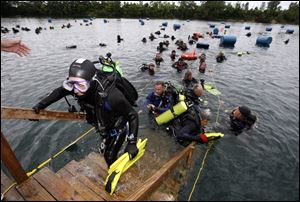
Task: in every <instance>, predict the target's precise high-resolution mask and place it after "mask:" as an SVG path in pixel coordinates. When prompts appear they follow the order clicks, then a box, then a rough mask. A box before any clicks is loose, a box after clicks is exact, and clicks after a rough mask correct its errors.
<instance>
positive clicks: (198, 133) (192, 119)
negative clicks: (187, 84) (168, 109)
mask: <svg viewBox="0 0 300 202" xmlns="http://www.w3.org/2000/svg"><path fill="white" fill-rule="evenodd" d="M210 116H211V112H210V110H209V109H204V110H203V109H200V108H199V107H198V106H195V105H193V106H192V107H190V108H189V109H188V111H187V112H185V113H184V114H183V115H180V116H179V117H178V118H177V119H176V120H174V122H173V124H172V125H170V126H169V127H168V128H167V130H168V131H169V132H171V134H172V135H174V136H175V137H176V139H177V141H178V142H179V143H181V144H183V145H187V143H189V142H191V141H196V142H199V143H207V142H208V141H209V140H213V139H218V138H220V137H221V136H220V135H219V134H216V135H208V134H205V130H204V128H205V126H206V125H207V124H208V121H209V120H210Z"/></svg>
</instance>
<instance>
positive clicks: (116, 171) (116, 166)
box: [105, 138, 148, 195]
mask: <svg viewBox="0 0 300 202" xmlns="http://www.w3.org/2000/svg"><path fill="white" fill-rule="evenodd" d="M147 140H148V139H147V138H146V139H144V140H143V141H141V139H139V140H138V142H137V148H138V150H139V152H138V154H137V155H136V156H135V157H134V158H133V159H131V160H130V159H129V154H128V153H127V152H126V153H124V154H123V155H122V156H120V157H119V158H118V159H117V160H116V161H115V162H114V163H113V164H111V165H110V167H109V170H108V176H107V178H106V180H105V190H106V191H107V192H108V193H110V195H112V194H113V192H114V191H115V189H116V186H117V183H118V181H119V179H120V177H121V175H122V174H123V173H124V172H125V171H126V170H127V169H128V168H130V167H131V166H132V165H133V164H134V163H135V162H136V161H137V160H139V158H141V157H142V156H143V155H144V153H145V146H146V143H147Z"/></svg>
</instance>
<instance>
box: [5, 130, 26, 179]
mask: <svg viewBox="0 0 300 202" xmlns="http://www.w3.org/2000/svg"><path fill="white" fill-rule="evenodd" d="M1 160H2V162H3V163H4V164H5V166H6V168H7V169H8V171H9V172H10V174H11V175H12V177H13V178H14V179H15V180H16V182H17V183H18V184H21V183H22V182H24V181H25V180H27V179H28V177H27V175H26V172H25V171H24V169H23V168H22V166H21V164H20V163H19V161H18V159H17V157H16V155H15V153H14V152H13V151H12V149H11V148H10V146H9V144H8V142H7V140H6V138H5V137H4V135H3V133H2V132H1Z"/></svg>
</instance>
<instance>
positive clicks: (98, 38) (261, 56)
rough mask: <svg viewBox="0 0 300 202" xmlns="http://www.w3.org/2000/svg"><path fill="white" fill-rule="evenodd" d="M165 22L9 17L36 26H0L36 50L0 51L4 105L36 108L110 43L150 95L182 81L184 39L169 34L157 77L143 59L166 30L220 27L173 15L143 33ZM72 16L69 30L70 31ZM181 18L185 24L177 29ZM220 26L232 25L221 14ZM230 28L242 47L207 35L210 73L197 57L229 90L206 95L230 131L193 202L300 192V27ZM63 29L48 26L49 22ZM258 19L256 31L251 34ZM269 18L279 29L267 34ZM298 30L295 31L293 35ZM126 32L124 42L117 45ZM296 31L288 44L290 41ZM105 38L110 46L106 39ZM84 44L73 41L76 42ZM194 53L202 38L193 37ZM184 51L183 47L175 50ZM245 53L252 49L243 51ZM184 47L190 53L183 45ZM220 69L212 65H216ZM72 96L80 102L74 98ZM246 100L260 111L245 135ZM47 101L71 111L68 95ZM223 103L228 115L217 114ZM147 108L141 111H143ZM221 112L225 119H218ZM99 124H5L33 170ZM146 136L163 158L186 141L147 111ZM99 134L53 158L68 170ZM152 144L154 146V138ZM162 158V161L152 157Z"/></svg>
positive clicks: (287, 196) (288, 196)
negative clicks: (233, 117)
mask: <svg viewBox="0 0 300 202" xmlns="http://www.w3.org/2000/svg"><path fill="white" fill-rule="evenodd" d="M164 21H165V20H149V21H145V25H144V26H141V25H140V23H139V22H138V20H137V19H122V20H120V21H118V20H116V19H111V20H110V21H109V23H106V24H105V23H104V22H103V19H95V20H93V21H92V22H93V24H92V25H90V26H85V24H83V26H80V23H82V20H80V21H79V20H77V22H75V21H74V20H73V19H57V20H53V23H52V24H50V23H48V22H47V19H35V18H25V19H24V18H13V19H10V18H2V19H1V26H4V27H7V28H9V29H11V28H12V27H14V26H15V25H17V24H19V25H20V26H23V27H25V26H27V27H29V28H30V29H31V31H30V32H24V31H21V32H19V33H17V34H13V33H12V31H11V32H10V33H8V34H1V39H3V38H9V37H20V38H22V40H23V41H24V42H25V43H26V44H27V45H28V46H29V47H30V48H31V54H30V55H29V56H28V57H24V58H21V57H18V56H17V55H15V54H12V53H5V52H1V105H2V106H14V107H26V108H31V107H32V106H34V105H35V104H36V103H37V102H38V101H39V100H40V99H41V98H42V97H44V96H45V95H46V94H47V93H49V92H50V91H51V90H52V89H54V88H56V87H58V86H59V85H61V83H62V81H63V80H64V79H65V78H66V76H67V73H68V67H69V65H70V64H71V63H72V62H73V61H74V60H75V59H77V58H81V57H82V58H87V59H90V60H96V59H97V57H98V55H99V54H102V55H104V54H105V53H106V52H108V51H110V52H111V53H112V55H113V58H114V59H117V60H119V61H120V63H121V66H122V68H123V71H124V74H125V76H126V77H127V78H128V79H129V80H130V81H131V82H132V83H133V84H134V85H135V87H136V88H137V89H138V92H139V101H138V103H140V104H141V103H142V102H143V101H144V99H145V97H146V95H147V94H148V93H149V92H150V91H151V90H152V88H153V83H154V81H156V80H165V81H168V80H170V81H173V82H175V83H178V82H179V81H180V79H181V78H182V77H183V75H184V72H183V73H181V74H179V73H177V72H175V71H174V69H172V68H171V64H172V62H171V60H170V57H169V54H170V53H171V50H173V49H176V46H175V44H174V42H175V41H171V39H170V38H169V41H170V45H169V49H168V50H167V51H165V52H163V53H162V57H163V58H164V60H165V62H163V63H162V64H161V66H160V68H158V69H157V71H156V74H155V76H149V75H147V74H146V73H142V72H140V71H139V69H138V66H139V65H140V64H142V63H144V62H147V63H149V62H153V58H154V56H155V53H156V47H157V46H158V43H159V42H160V41H163V40H165V39H163V38H162V36H163V35H164V34H168V35H170V36H172V35H174V36H175V37H176V39H183V40H184V41H185V42H187V38H188V35H192V33H193V32H201V33H205V32H206V31H211V29H210V28H209V26H208V22H205V21H190V22H186V21H178V20H167V21H168V23H169V24H168V27H167V28H166V30H165V31H161V32H162V34H161V35H160V37H159V38H158V39H156V40H154V41H152V42H151V41H148V42H147V43H145V44H143V43H142V42H141V39H142V38H143V37H148V36H149V35H150V33H151V32H153V33H154V32H155V31H158V30H160V27H159V25H161V23H162V22H164ZM68 22H70V23H71V24H72V27H71V28H70V29H66V28H65V29H61V26H62V25H63V24H65V25H66V24H67V23H68ZM174 23H179V24H181V25H182V26H181V29H179V30H177V31H176V32H175V31H174V30H173V29H172V25H173V24H174ZM214 23H215V24H216V25H217V27H219V28H221V27H223V26H224V25H223V24H221V23H220V22H214ZM230 24H231V28H230V29H228V30H227V34H232V35H235V36H236V37H237V42H236V44H235V47H234V48H232V49H228V48H226V49H223V48H220V47H219V39H210V38H208V37H206V38H205V39H201V40H203V41H205V42H207V43H209V44H210V47H209V49H208V50H202V49H201V50H200V49H197V53H200V52H205V53H206V55H207V61H206V62H207V70H206V73H205V75H203V74H200V73H199V72H198V71H197V68H198V65H199V61H195V62H188V63H189V68H190V69H192V71H193V73H194V77H196V78H200V77H201V78H204V79H205V80H206V81H210V82H213V83H215V85H216V87H217V88H218V89H219V90H220V91H221V92H222V94H221V96H220V97H219V99H220V100H219V99H218V97H216V96H213V95H210V94H206V95H205V99H206V100H208V103H209V104H208V106H209V107H210V108H211V110H212V112H213V117H212V120H211V122H210V124H209V126H208V130H209V131H216V132H219V131H221V132H223V133H224V134H225V137H224V138H222V139H220V140H218V141H215V142H214V144H213V146H212V149H211V150H210V151H209V153H208V155H207V158H206V160H205V164H204V168H203V171H202V173H201V176H200V178H199V181H198V183H197V184H196V187H195V190H194V192H193V195H192V198H191V200H212V201H213V200H299V26H293V25H286V27H285V28H283V29H282V28H280V25H278V24H276V25H275V24H272V25H268V24H258V23H257V24H254V23H230ZM50 25H52V26H54V27H55V29H54V30H49V26H50ZM246 25H250V26H251V30H250V31H251V32H252V36H251V37H249V38H248V37H246V36H245V34H246V33H247V32H248V30H244V26H246ZM39 26H41V27H43V28H47V29H46V30H42V31H41V34H39V35H37V34H35V33H34V29H35V28H36V27H39ZM267 26H272V28H273V30H272V31H271V32H269V33H266V32H265V28H266V27H267ZM286 28H293V29H294V30H295V32H294V34H292V35H287V34H285V33H284V31H285V29H286ZM261 34H263V35H270V36H272V37H273V42H272V43H271V45H270V47H269V48H261V47H257V46H255V41H256V38H257V36H259V35H261ZM117 35H121V37H122V38H124V41H123V42H121V43H120V44H118V43H117ZM286 39H290V41H289V43H288V44H284V40H286ZM99 43H106V44H107V47H100V46H99V45H98V44H99ZM73 44H74V45H77V48H76V49H66V48H65V47H66V46H68V45H73ZM188 47H189V50H190V51H193V50H194V48H195V45H188ZM219 50H223V51H224V53H225V55H226V56H227V58H228V60H227V61H225V62H224V63H222V64H217V63H216V61H215V56H216V55H217V53H218V52H219ZM176 51H177V49H176ZM237 51H249V52H250V54H246V55H243V56H242V57H238V56H237V55H236V52H237ZM177 53H178V54H181V51H179V50H178V51H177ZM209 70H211V72H210V71H209ZM69 100H70V102H72V103H75V101H73V100H72V98H70V99H69ZM238 105H247V106H249V107H250V108H251V109H253V111H254V112H255V113H256V114H257V116H258V123H257V125H256V127H255V128H254V129H253V130H251V131H248V132H245V133H243V134H242V135H240V136H234V135H233V134H232V133H231V132H230V131H229V130H228V120H229V117H228V113H230V111H231V110H232V109H233V108H234V107H236V106H238ZM48 109H52V110H66V109H67V104H66V102H65V101H64V100H60V101H59V102H57V103H55V104H53V105H51V106H50V107H48ZM218 109H219V116H218ZM137 110H139V109H137ZM216 119H218V123H216ZM89 128H90V126H89V125H87V124H86V123H84V122H76V121H73V122H67V121H40V122H30V121H27V120H1V131H2V132H3V133H4V134H5V136H6V138H7V140H8V141H9V143H10V145H11V146H12V148H13V149H14V151H15V152H16V155H17V157H18V159H19V160H20V162H21V164H22V166H23V167H24V168H25V170H26V171H29V170H31V169H33V168H34V167H35V166H37V165H38V164H39V163H41V162H43V161H44V160H45V159H47V158H48V157H50V156H51V155H53V154H55V153H56V152H58V151H59V150H60V149H61V148H63V147H64V146H65V145H67V144H68V143H70V142H71V141H72V140H75V139H76V138H77V137H78V136H79V135H80V134H82V133H84V132H85V131H86V130H87V129H89ZM139 135H140V136H142V137H148V138H149V142H150V143H149V145H150V147H151V151H152V150H153V152H154V153H155V156H154V157H153V158H154V159H153V162H155V161H157V159H168V158H169V157H170V156H172V155H173V154H174V153H175V152H176V151H179V150H180V149H181V148H182V147H181V146H180V145H178V144H177V143H176V142H175V141H174V140H173V139H172V138H171V137H169V136H167V135H166V134H165V133H164V132H163V131H158V130H157V129H155V127H152V126H150V125H149V123H148V118H147V116H146V115H145V114H140V130H139ZM98 141H99V138H98V135H97V134H92V135H89V136H87V137H86V138H84V139H83V140H82V141H80V143H79V144H78V147H77V148H76V149H75V150H74V151H70V152H66V153H64V154H63V155H62V156H60V157H58V158H57V159H56V160H55V161H53V162H51V163H50V166H52V168H53V169H59V168H60V167H62V166H63V165H65V164H66V163H67V162H69V161H70V160H72V159H75V160H77V159H81V158H83V157H84V156H85V155H86V154H88V153H90V152H91V151H97V146H98V144H99V142H98ZM149 145H148V146H149ZM207 148H208V146H207V145H197V146H196V152H195V155H194V161H193V166H192V168H191V170H190V172H189V175H188V179H187V183H186V185H185V186H183V187H182V188H181V190H180V193H179V197H178V199H179V200H187V199H188V197H189V194H190V192H191V190H192V186H193V184H194V181H195V179H196V177H197V174H198V170H199V168H200V166H201V163H202V159H203V158H204V154H205V152H206V150H207ZM149 166H153V167H154V166H155V165H149Z"/></svg>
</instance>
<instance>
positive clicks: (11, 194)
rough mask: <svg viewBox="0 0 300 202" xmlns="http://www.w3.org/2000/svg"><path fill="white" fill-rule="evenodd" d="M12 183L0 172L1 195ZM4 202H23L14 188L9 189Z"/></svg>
mask: <svg viewBox="0 0 300 202" xmlns="http://www.w3.org/2000/svg"><path fill="white" fill-rule="evenodd" d="M12 183H13V182H12V181H11V180H10V179H9V178H8V177H7V176H6V175H5V174H4V172H3V171H2V170H1V193H3V192H4V191H5V190H6V189H7V188H8V187H9V186H10V185H11V184H12ZM4 199H5V200H6V201H24V198H23V197H22V196H21V195H20V194H19V192H18V191H17V190H16V188H15V187H13V188H11V189H10V190H9V191H8V192H7V193H6V194H5V196H4Z"/></svg>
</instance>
